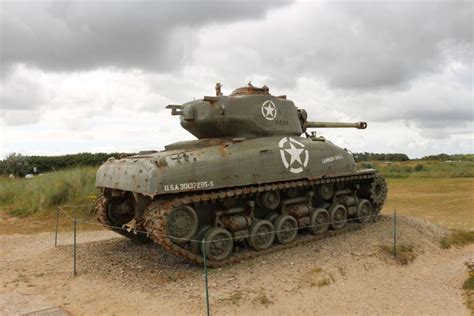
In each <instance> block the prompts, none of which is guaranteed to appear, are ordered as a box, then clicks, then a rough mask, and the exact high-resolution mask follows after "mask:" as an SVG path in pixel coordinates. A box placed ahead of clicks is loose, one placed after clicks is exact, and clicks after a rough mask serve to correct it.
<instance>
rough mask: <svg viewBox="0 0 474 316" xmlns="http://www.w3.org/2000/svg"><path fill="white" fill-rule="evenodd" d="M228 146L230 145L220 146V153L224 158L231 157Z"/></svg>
mask: <svg viewBox="0 0 474 316" xmlns="http://www.w3.org/2000/svg"><path fill="white" fill-rule="evenodd" d="M228 146H229V144H226V143H221V144H219V153H220V154H221V156H222V157H224V158H227V157H229V152H228V151H227V147H228Z"/></svg>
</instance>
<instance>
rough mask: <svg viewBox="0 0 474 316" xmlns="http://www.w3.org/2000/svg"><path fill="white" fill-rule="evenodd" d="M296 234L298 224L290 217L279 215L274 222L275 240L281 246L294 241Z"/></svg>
mask: <svg viewBox="0 0 474 316" xmlns="http://www.w3.org/2000/svg"><path fill="white" fill-rule="evenodd" d="M297 233H298V222H297V221H296V218H294V217H293V216H291V215H280V216H279V217H278V218H277V219H276V220H275V238H276V240H277V241H278V242H279V243H280V244H282V245H286V244H289V243H290V242H292V241H293V240H295V238H296V234H297Z"/></svg>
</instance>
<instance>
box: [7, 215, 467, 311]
mask: <svg viewBox="0 0 474 316" xmlns="http://www.w3.org/2000/svg"><path fill="white" fill-rule="evenodd" d="M398 220H399V221H398V242H399V243H403V244H409V245H412V246H413V247H414V251H415V253H416V254H417V258H416V259H415V261H414V262H413V263H411V264H410V265H408V266H402V265H400V264H398V263H396V262H395V261H394V260H392V258H391V257H390V255H389V254H387V253H384V252H383V251H381V246H390V245H391V242H392V236H393V235H392V219H391V218H390V217H387V216H383V217H382V218H381V220H380V221H379V222H377V223H376V224H373V225H369V226H368V227H366V228H364V229H363V230H360V231H355V232H351V233H348V234H345V235H342V236H336V237H333V238H330V239H325V240H321V241H318V242H314V243H310V244H306V245H302V246H298V247H296V248H293V249H288V250H285V251H281V252H278V253H275V254H272V255H268V256H264V257H260V258H256V259H252V260H248V261H246V262H242V263H240V264H236V265H233V266H228V267H225V268H221V269H215V270H210V272H209V284H210V287H209V294H210V303H211V310H212V312H213V314H218V315H220V314H226V315H241V314H253V315H254V314H263V315H265V314H268V315H270V314H271V315H275V314H276V315H280V314H281V315H283V314H285V315H287V314H294V315H298V314H301V313H309V314H348V313H349V314H400V313H405V314H410V315H415V314H417V315H419V314H457V315H469V311H468V310H467V308H466V307H465V305H464V304H463V297H462V290H461V286H462V282H463V281H464V279H465V278H466V277H467V275H466V268H465V266H464V262H465V261H468V260H471V261H472V260H474V258H473V253H474V245H469V246H467V247H464V248H460V249H450V250H441V249H440V248H439V240H440V238H442V237H444V236H446V235H447V234H448V233H449V232H448V231H446V230H445V229H443V228H440V227H438V226H436V225H433V224H430V223H427V222H425V221H422V220H419V219H414V218H409V217H399V218H398ZM71 240H72V239H71V233H61V234H60V238H59V241H60V246H59V247H57V248H54V247H52V246H53V242H54V236H53V235H52V234H51V233H40V234H34V235H18V234H14V235H2V236H0V251H1V253H0V254H1V257H2V261H1V262H0V264H1V265H0V270H1V271H2V274H1V277H0V282H1V285H2V287H1V288H0V314H2V310H3V312H4V313H6V311H8V314H11V313H13V314H15V313H14V311H15V309H14V308H12V306H13V307H15V306H17V307H18V308H17V311H21V312H25V310H30V311H33V310H35V309H40V308H47V307H53V306H61V307H62V308H64V309H65V310H67V311H69V312H71V313H72V314H77V315H81V314H84V315H87V314H155V315H156V314H162V315H169V314H183V315H184V314H204V313H205V301H204V287H203V273H202V272H203V270H202V267H200V266H196V265H194V264H190V263H188V262H186V261H184V260H182V259H179V258H176V257H174V256H172V255H170V254H168V253H166V252H165V251H164V250H163V249H161V248H160V247H159V246H156V245H154V244H151V243H150V244H141V245H137V244H135V243H133V242H130V241H128V240H126V239H124V238H121V237H116V235H114V234H113V233H111V232H105V231H98V232H90V231H88V232H80V233H79V238H78V242H79V245H78V249H77V250H78V252H77V254H78V263H77V266H78V276H76V277H72V276H71V268H72V259H71V248H72V247H71V246H70V242H71ZM3 271H8V273H3ZM12 293H14V295H12ZM24 296H27V297H30V298H35V300H33V299H31V300H25V299H24ZM20 297H23V299H20ZM35 301H36V302H41V304H39V303H33V302H35ZM2 302H3V303H2ZM30 303H31V304H30ZM28 304H30V305H28ZM48 304H49V306H48ZM39 305H41V306H40V307H39Z"/></svg>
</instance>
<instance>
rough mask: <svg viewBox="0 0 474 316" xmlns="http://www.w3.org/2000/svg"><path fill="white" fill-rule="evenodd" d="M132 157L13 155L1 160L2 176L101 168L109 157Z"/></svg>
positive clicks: (117, 154)
mask: <svg viewBox="0 0 474 316" xmlns="http://www.w3.org/2000/svg"><path fill="white" fill-rule="evenodd" d="M130 155H133V153H94V154H93V153H79V154H72V155H62V156H24V155H21V154H17V153H12V154H9V155H8V156H7V157H6V158H5V159H3V160H0V174H3V175H10V174H13V175H15V176H20V177H22V176H25V175H26V174H29V173H45V172H50V171H56V170H60V169H67V168H72V167H79V166H99V165H101V164H102V163H104V162H105V161H106V160H107V159H108V158H109V157H115V158H119V157H123V156H130Z"/></svg>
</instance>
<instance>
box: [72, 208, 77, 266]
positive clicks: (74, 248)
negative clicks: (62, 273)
mask: <svg viewBox="0 0 474 316" xmlns="http://www.w3.org/2000/svg"><path fill="white" fill-rule="evenodd" d="M76 227H77V221H76V218H75V217H74V245H73V248H72V249H73V257H74V266H73V270H74V275H76V274H77V271H76V253H77V252H76V230H77V229H76Z"/></svg>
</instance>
